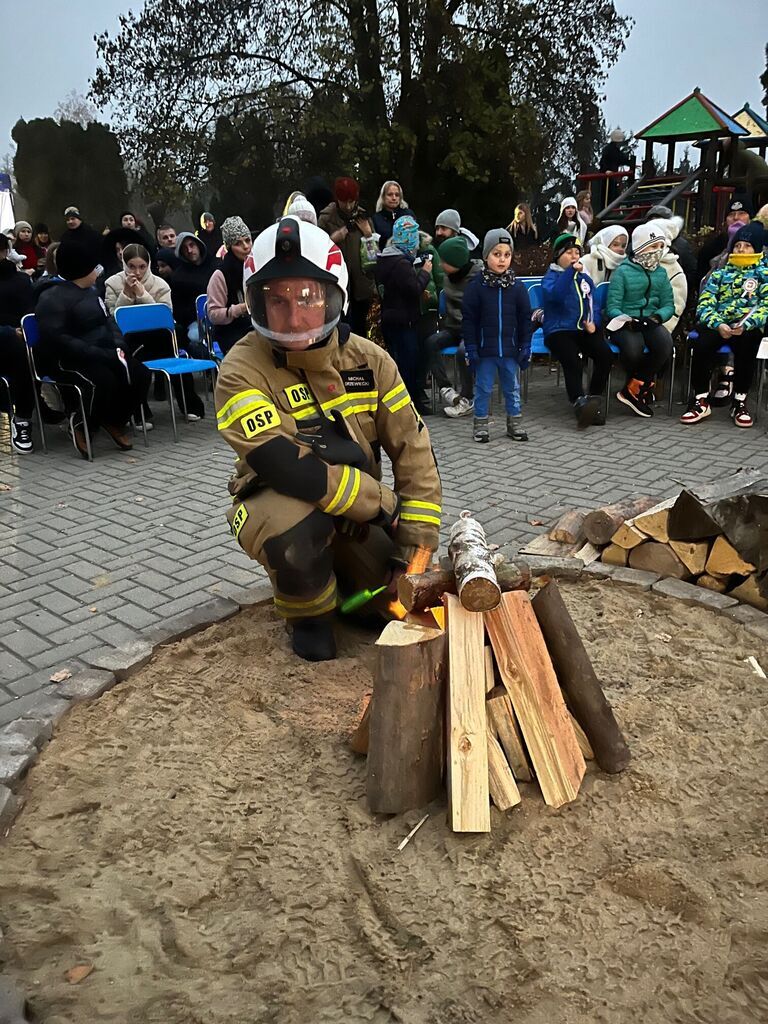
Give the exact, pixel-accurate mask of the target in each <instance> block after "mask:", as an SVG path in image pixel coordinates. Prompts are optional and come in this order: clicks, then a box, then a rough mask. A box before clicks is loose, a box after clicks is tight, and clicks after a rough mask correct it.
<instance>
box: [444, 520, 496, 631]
mask: <svg viewBox="0 0 768 1024" xmlns="http://www.w3.org/2000/svg"><path fill="white" fill-rule="evenodd" d="M448 554H449V555H450V556H451V562H452V563H453V571H454V574H455V576H456V592H457V593H458V595H459V600H460V601H461V604H462V606H463V607H464V608H466V609H467V611H470V612H487V611H491V610H492V609H494V608H496V607H497V606H498V604H499V601H500V600H501V587H500V586H499V582H498V580H497V579H496V572H495V570H494V567H493V560H492V556H491V552H490V550H489V549H488V542H487V540H486V539H485V531H484V530H483V528H482V526H481V525H480V523H478V521H477V520H476V519H474V518H473V517H472V513H471V512H462V513H461V515H460V516H459V518H458V519H457V520H456V522H455V523H454V524H453V526H452V527H451V532H450V535H449V537H448Z"/></svg>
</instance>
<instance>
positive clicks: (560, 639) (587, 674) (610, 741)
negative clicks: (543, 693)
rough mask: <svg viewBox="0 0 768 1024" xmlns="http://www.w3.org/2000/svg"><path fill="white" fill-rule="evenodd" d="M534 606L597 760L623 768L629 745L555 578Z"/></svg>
mask: <svg viewBox="0 0 768 1024" xmlns="http://www.w3.org/2000/svg"><path fill="white" fill-rule="evenodd" d="M636 550H638V549H636ZM531 607H532V609H533V612H534V614H535V616H536V618H537V619H538V622H539V625H540V626H541V631H542V634H543V636H544V640H545V641H546V644H547V650H548V651H549V654H550V656H551V658H552V663H553V665H554V667H555V672H556V673H557V679H558V681H559V683H560V686H561V687H562V689H563V693H564V694H565V696H566V699H567V701H568V707H569V708H570V710H571V712H572V713H573V716H574V718H575V719H576V721H577V722H578V723H579V725H580V726H581V727H582V729H583V730H584V732H585V733H586V735H587V738H588V740H589V742H590V745H591V747H592V749H593V750H594V752H595V760H596V761H597V763H598V764H599V765H600V767H601V768H602V769H603V771H606V772H610V773H612V774H615V773H616V772H620V771H623V770H624V769H625V768H626V767H627V765H628V764H629V762H630V757H631V755H630V752H629V747H628V746H627V744H626V741H625V739H624V737H623V736H622V734H621V730H620V729H619V727H618V725H617V723H616V719H615V718H614V715H613V711H612V710H611V705H610V704H609V703H608V701H607V700H606V697H605V694H604V693H603V688H602V687H601V685H600V682H599V680H598V678H597V676H596V675H595V670H594V668H593V667H592V662H591V661H590V658H589V655H588V654H587V650H586V647H585V646H584V642H583V641H582V639H581V637H580V636H579V631H578V630H577V628H576V625H575V623H574V621H573V619H572V618H571V615H570V613H569V611H568V609H567V608H566V606H565V602H564V601H563V598H562V595H561V593H560V591H559V589H558V587H557V584H556V583H555V582H554V580H550V582H549V583H547V585H546V586H544V587H542V588H541V590H540V591H539V592H538V593H537V594H536V596H535V597H534V599H533V600H532V601H531Z"/></svg>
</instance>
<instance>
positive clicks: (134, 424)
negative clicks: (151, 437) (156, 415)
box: [133, 420, 155, 433]
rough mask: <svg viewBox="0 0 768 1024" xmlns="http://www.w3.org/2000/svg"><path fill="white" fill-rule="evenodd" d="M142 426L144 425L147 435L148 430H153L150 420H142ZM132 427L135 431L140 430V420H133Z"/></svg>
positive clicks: (153, 426)
mask: <svg viewBox="0 0 768 1024" xmlns="http://www.w3.org/2000/svg"><path fill="white" fill-rule="evenodd" d="M144 424H145V426H146V428H147V433H149V432H150V430H154V429H155V425H154V423H153V422H152V420H144ZM133 426H134V428H135V429H136V430H141V420H134V421H133Z"/></svg>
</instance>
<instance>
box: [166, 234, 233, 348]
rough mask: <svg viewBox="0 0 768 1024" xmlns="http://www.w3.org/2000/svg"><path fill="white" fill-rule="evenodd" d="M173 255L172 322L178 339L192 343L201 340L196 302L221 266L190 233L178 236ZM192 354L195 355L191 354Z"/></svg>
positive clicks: (171, 281) (171, 282)
mask: <svg viewBox="0 0 768 1024" xmlns="http://www.w3.org/2000/svg"><path fill="white" fill-rule="evenodd" d="M175 254H176V259H177V260H178V266H177V267H176V269H175V270H174V271H173V274H172V275H171V280H170V285H171V301H172V303H173V319H174V320H175V321H176V325H177V330H178V332H179V335H178V336H179V340H180V341H181V342H182V343H185V342H186V341H187V339H188V340H189V341H191V342H192V343H193V344H194V343H195V342H199V341H200V338H199V336H198V332H197V308H196V306H195V301H196V299H197V296H198V295H204V294H205V292H206V291H207V290H208V282H209V281H210V279H211V275H212V274H213V272H214V270H218V269H219V268H220V267H221V262H220V260H217V259H216V258H215V257H214V256H212V255H211V254H210V253H209V252H208V249H207V248H206V245H205V242H201V241H200V239H199V238H196V237H195V235H193V234H192V232H191V231H182V232H181V234H180V235H177V237H176V250H175ZM190 351H192V350H190ZM192 354H193V355H194V354H196V353H195V352H194V351H192ZM205 355H207V353H205Z"/></svg>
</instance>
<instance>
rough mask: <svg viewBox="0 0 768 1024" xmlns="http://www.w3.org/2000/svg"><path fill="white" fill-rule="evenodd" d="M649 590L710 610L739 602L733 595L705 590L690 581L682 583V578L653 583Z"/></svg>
mask: <svg viewBox="0 0 768 1024" xmlns="http://www.w3.org/2000/svg"><path fill="white" fill-rule="evenodd" d="M651 590H652V591H653V592H654V593H656V594H663V595H664V596H665V597H674V598H675V599H676V600H678V601H683V602H684V603H685V604H693V605H699V606H700V607H702V608H709V609H710V610H712V611H721V610H722V609H724V608H732V607H734V606H735V605H737V604H738V603H739V602H738V601H737V600H736V598H735V597H729V596H728V595H727V594H718V593H717V592H716V591H714V590H707V589H706V588H704V587H697V586H695V585H694V584H692V583H683V581H682V580H675V579H669V578H668V579H663V580H659V581H658V583H654V584H653V586H652V587H651Z"/></svg>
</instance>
